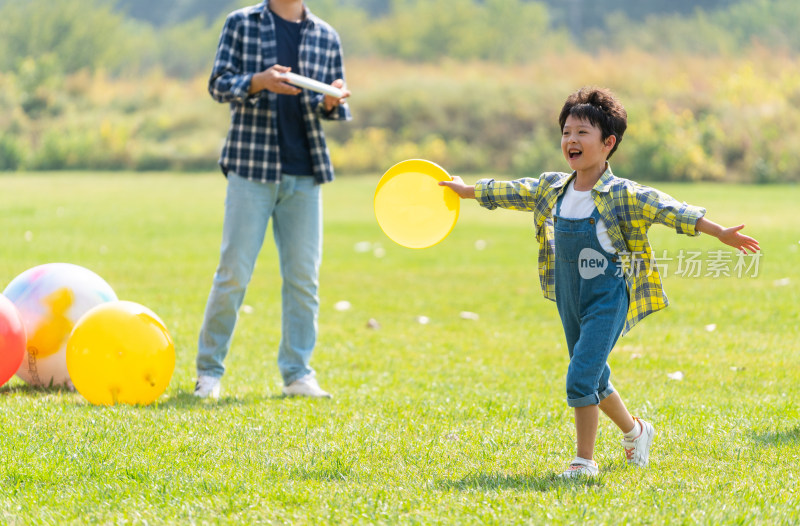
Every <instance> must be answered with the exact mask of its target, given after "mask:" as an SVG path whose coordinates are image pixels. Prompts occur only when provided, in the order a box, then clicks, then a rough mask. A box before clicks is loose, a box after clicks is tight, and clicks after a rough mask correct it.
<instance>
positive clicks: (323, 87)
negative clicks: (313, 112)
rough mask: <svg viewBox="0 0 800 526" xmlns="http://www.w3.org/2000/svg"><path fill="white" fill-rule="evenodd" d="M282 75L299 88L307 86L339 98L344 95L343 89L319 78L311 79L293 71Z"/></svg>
mask: <svg viewBox="0 0 800 526" xmlns="http://www.w3.org/2000/svg"><path fill="white" fill-rule="evenodd" d="M282 76H283V77H285V78H286V82H288V83H289V84H292V85H294V86H297V87H298V88H305V89H309V90H311V91H316V92H317V93H324V94H325V95H330V96H331V97H336V98H337V99H341V98H342V97H344V92H343V91H342V90H340V89H339V88H337V87H335V86H331V85H330V84H325V83H323V82H320V81H318V80H314V79H310V78H308V77H304V76H302V75H298V74H296V73H292V72H289V73H283V75H282Z"/></svg>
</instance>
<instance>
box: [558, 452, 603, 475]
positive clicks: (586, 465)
mask: <svg viewBox="0 0 800 526" xmlns="http://www.w3.org/2000/svg"><path fill="white" fill-rule="evenodd" d="M599 474H600V468H598V467H597V462H595V461H594V460H586V459H585V458H581V457H575V458H574V459H573V460H572V462H570V464H569V467H568V468H567V469H566V470H565V471H564V473H562V474H560V475H559V477H560V478H562V479H574V478H578V477H596V476H597V475H599Z"/></svg>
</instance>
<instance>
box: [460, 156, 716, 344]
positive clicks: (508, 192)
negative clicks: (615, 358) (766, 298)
mask: <svg viewBox="0 0 800 526" xmlns="http://www.w3.org/2000/svg"><path fill="white" fill-rule="evenodd" d="M574 176H575V173H574V172H573V173H571V174H567V173H557V172H550V173H544V174H542V175H541V176H539V178H531V177H526V178H523V179H517V180H515V181H495V180H494V179H481V180H480V181H478V182H477V183H476V185H475V197H476V198H477V199H478V202H479V203H480V205H481V206H483V207H485V208H488V209H494V208H498V207H500V208H508V209H512V210H522V211H531V212H533V222H534V226H535V228H536V239H537V240H538V241H539V280H540V282H541V286H542V291H543V292H544V296H545V297H546V298H548V299H550V300H553V301H555V299H556V291H555V285H556V283H555V255H554V254H555V248H554V247H555V234H554V231H553V208H554V207H555V205H556V201H557V200H558V197H559V196H560V195H561V193H562V192H563V191H564V189H565V188H566V187H567V184H568V183H569V182H570V180H572V178H573V177H574ZM592 199H593V201H594V204H595V206H596V207H597V210H598V212H599V213H600V216H601V217H602V218H603V221H604V222H605V224H606V226H607V227H608V235H609V237H610V238H611V242H612V243H613V245H614V248H615V249H616V251H617V254H618V255H619V256H620V257H621V258H622V259H624V258H625V257H628V258H629V259H630V260H632V261H633V262H635V263H636V265H631V267H632V271H626V272H624V275H625V280H626V281H627V284H628V291H629V295H630V298H631V301H630V305H629V307H628V316H627V319H626V321H625V330H624V331H623V334H625V333H627V332H628V331H629V330H631V329H632V328H633V326H634V325H636V323H638V322H639V321H640V320H642V319H644V318H645V317H646V316H647V315H649V314H651V313H653V312H655V311H658V310H661V309H663V308H664V307H666V306H667V305H668V304H669V301H668V300H667V295H666V294H665V293H664V287H663V285H662V284H661V275H660V274H659V273H658V268H657V265H655V264H653V263H654V262H653V251H652V248H651V247H650V242H649V241H648V240H647V230H648V229H649V228H650V225H652V224H653V223H661V224H662V225H665V226H668V227H669V228H672V229H674V230H676V231H677V232H678V233H679V234H686V235H689V236H697V235H699V234H700V233H699V232H698V231H697V230H696V229H695V225H696V224H697V221H698V220H699V219H700V218H701V217H703V216H704V215H705V213H706V210H705V208H700V207H696V206H690V205H687V204H686V203H681V202H679V201H677V200H676V199H674V198H672V197H670V196H669V195H667V194H665V193H663V192H660V191H658V190H656V189H654V188H651V187H648V186H644V185H641V184H638V183H635V182H633V181H630V180H628V179H623V178H621V177H616V176H615V175H614V174H613V173H612V172H611V168H610V167H609V168H607V169H606V171H605V173H603V176H602V177H600V180H599V181H597V184H595V185H594V188H592ZM637 269H638V271H637Z"/></svg>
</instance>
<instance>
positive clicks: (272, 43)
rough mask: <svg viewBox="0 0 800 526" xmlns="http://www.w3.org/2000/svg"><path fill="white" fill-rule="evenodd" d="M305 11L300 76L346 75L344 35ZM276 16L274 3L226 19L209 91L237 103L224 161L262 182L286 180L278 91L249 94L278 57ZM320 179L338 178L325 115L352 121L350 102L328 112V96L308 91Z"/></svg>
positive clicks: (307, 112)
mask: <svg viewBox="0 0 800 526" xmlns="http://www.w3.org/2000/svg"><path fill="white" fill-rule="evenodd" d="M304 9H305V19H304V21H303V23H302V27H301V37H300V49H299V62H300V71H296V72H295V73H299V74H300V75H305V76H307V77H311V78H313V79H316V80H318V81H320V82H324V83H325V84H330V83H332V82H333V81H334V80H336V79H340V78H341V79H344V65H343V63H342V47H341V41H340V40H339V35H338V34H337V33H336V31H335V30H334V29H333V28H332V27H331V26H329V25H328V24H327V23H325V22H324V21H323V20H321V19H319V18H317V17H316V16H314V15H313V14H312V13H311V12H310V11H309V10H308V9H306V8H304ZM273 16H274V15H273V14H272V13H271V12H270V10H269V7H268V2H266V1H264V2H261V3H260V4H258V5H254V6H251V7H246V8H244V9H240V10H238V11H234V12H233V13H231V14H230V15H228V18H227V19H226V20H225V26H224V27H223V29H222V35H221V36H220V41H219V46H218V48H217V56H216V58H215V59H214V67H213V70H212V72H211V78H210V79H209V81H208V91H209V92H210V93H211V96H212V97H213V98H214V100H216V101H217V102H227V103H230V105H231V126H230V129H229V131H228V137H227V139H226V140H225V146H224V147H223V149H222V154H221V156H220V159H219V164H220V166H221V167H222V171H223V172H224V173H226V174H227V173H228V172H229V171H233V172H235V173H237V174H238V175H240V176H242V177H244V178H246V179H250V180H257V181H262V182H277V181H280V178H281V162H280V152H279V150H278V120H277V111H278V105H277V104H278V102H277V101H278V95H277V94H276V93H273V92H271V91H266V90H265V91H261V92H259V93H255V94H253V95H248V93H247V92H248V90H249V89H250V81H251V80H252V78H253V75H254V74H255V73H258V72H260V71H264V70H265V69H267V68H269V67H271V66H274V65H275V64H276V63H277V61H278V54H277V50H276V38H275V22H274V20H273V18H272V17H273ZM298 97H300V100H301V103H302V107H303V120H304V121H305V126H306V133H307V134H308V142H309V144H310V146H311V161H312V165H313V167H314V177H315V179H316V180H317V182H319V183H325V182H329V181H332V180H333V166H332V165H331V160H330V153H329V152H328V147H327V145H326V143H325V135H324V133H323V131H322V123H321V122H320V118H323V119H329V120H350V119H351V115H350V109H349V108H348V106H347V105H346V104H344V105H341V106H339V107H338V108H336V109H334V110H333V111H331V112H330V113H326V112H325V107H324V104H323V100H324V95H322V94H320V93H314V92H312V91H309V90H303V91H302V93H301V94H300V95H298Z"/></svg>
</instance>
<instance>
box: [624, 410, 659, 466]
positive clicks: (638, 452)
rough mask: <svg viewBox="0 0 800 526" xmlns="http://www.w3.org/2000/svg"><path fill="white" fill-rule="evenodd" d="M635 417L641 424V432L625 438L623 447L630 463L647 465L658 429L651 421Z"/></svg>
mask: <svg viewBox="0 0 800 526" xmlns="http://www.w3.org/2000/svg"><path fill="white" fill-rule="evenodd" d="M633 419H634V420H635V421H636V422H638V423H639V424H640V426H639V429H640V431H639V434H638V435H637V436H636V437H635V438H631V439H625V438H624V439H623V440H622V447H623V448H624V449H625V457H626V458H627V459H628V464H631V465H634V466H646V465H647V463H648V462H649V460H650V445H651V444H652V443H653V438H655V436H656V431H655V429H653V424H651V423H650V422H645V421H644V420H640V419H638V418H636V417H633Z"/></svg>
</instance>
